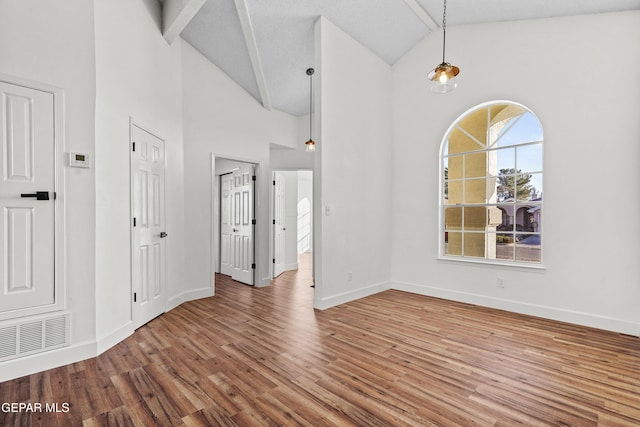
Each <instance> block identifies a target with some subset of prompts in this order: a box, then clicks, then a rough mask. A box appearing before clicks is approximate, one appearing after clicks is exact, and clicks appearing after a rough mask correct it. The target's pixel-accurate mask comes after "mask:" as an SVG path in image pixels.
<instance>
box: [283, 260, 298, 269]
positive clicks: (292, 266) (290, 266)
mask: <svg viewBox="0 0 640 427" xmlns="http://www.w3.org/2000/svg"><path fill="white" fill-rule="evenodd" d="M297 269H298V263H297V262H293V263H291V264H285V265H284V271H291V270H297Z"/></svg>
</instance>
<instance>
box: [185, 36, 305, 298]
mask: <svg viewBox="0 0 640 427" xmlns="http://www.w3.org/2000/svg"><path fill="white" fill-rule="evenodd" d="M182 88H183V101H182V105H183V125H184V126H183V136H184V144H185V145H184V146H185V150H184V167H185V176H184V184H185V192H184V197H185V202H184V203H185V224H188V225H189V226H188V227H187V228H186V230H185V284H186V286H187V287H188V288H187V292H191V293H192V294H196V295H202V293H206V292H211V290H212V285H213V284H212V281H213V273H212V269H213V261H212V259H213V258H212V257H213V256H215V251H214V249H213V248H212V239H211V236H212V212H211V209H212V199H211V197H212V182H213V177H212V163H211V162H212V156H216V157H222V158H229V159H234V160H241V161H246V162H251V163H256V164H258V171H257V178H258V180H257V182H256V209H257V211H258V218H257V230H256V238H257V242H258V244H257V248H256V261H257V273H256V277H257V283H256V284H257V285H258V286H264V285H268V284H269V280H270V274H271V264H270V263H269V253H270V251H269V233H270V230H271V227H269V224H268V222H269V218H270V211H269V205H270V191H271V185H270V184H271V166H270V159H269V156H270V155H269V147H270V144H271V143H274V144H278V145H282V146H285V147H295V141H296V139H295V138H296V136H297V132H298V123H297V119H296V117H294V116H291V115H289V114H285V113H282V112H279V111H276V110H273V111H269V110H267V109H265V108H264V107H263V106H262V105H260V104H259V103H258V102H257V101H256V100H255V99H254V98H253V97H251V96H250V95H249V94H248V93H247V92H246V91H244V90H243V89H242V88H240V86H238V85H237V84H236V83H235V82H233V81H232V80H231V79H230V78H229V77H228V76H227V75H226V74H224V73H223V72H222V71H221V70H220V69H219V68H218V67H216V66H215V65H213V64H212V63H211V62H210V61H208V60H207V59H205V58H204V56H202V55H201V54H200V53H199V52H198V51H196V50H195V49H194V48H192V47H191V46H190V45H188V44H187V43H182Z"/></svg>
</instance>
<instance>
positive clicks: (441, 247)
mask: <svg viewBox="0 0 640 427" xmlns="http://www.w3.org/2000/svg"><path fill="white" fill-rule="evenodd" d="M501 104H506V105H510V106H517V107H520V108H522V109H523V110H525V111H527V112H529V113H530V114H531V115H532V116H533V117H534V118H535V119H536V121H537V122H538V124H539V126H540V131H541V132H542V135H543V136H542V138H541V140H540V141H528V142H526V143H524V144H511V145H508V146H505V147H498V148H495V147H494V148H488V144H487V147H485V148H484V149H479V150H473V151H470V152H473V153H475V152H478V153H481V152H489V151H497V150H500V149H505V148H514V149H515V147H520V146H527V145H534V144H540V146H541V150H542V165H543V166H542V170H541V171H536V172H530V173H539V174H540V175H542V180H543V185H542V188H543V192H544V176H545V173H544V128H543V127H542V122H541V121H540V119H539V118H538V116H537V115H536V114H535V113H534V112H533V111H532V110H531V109H530V108H529V107H527V106H525V105H524V104H521V103H519V102H514V101H509V100H504V99H502V100H494V101H487V102H483V103H481V104H478V105H475V106H473V107H471V108H469V109H467V110H466V111H464V112H463V113H462V114H460V115H459V116H458V117H457V118H456V119H455V120H454V121H453V123H451V125H449V127H448V128H447V131H446V132H445V133H444V136H443V137H442V140H441V141H440V149H439V151H438V153H439V154H438V187H439V188H438V232H437V236H438V239H437V244H438V257H437V259H438V260H443V261H455V262H467V263H475V264H490V265H499V266H510V267H521V268H525V269H531V268H541V269H544V268H545V267H544V265H543V262H544V244H541V245H540V262H539V263H537V264H534V263H527V262H524V261H518V260H513V261H506V260H502V261H501V260H496V259H489V258H473V257H466V256H464V255H447V254H445V245H446V243H445V241H444V239H443V236H444V233H445V229H446V224H445V215H444V211H445V209H446V206H447V205H445V204H444V200H445V199H444V162H443V159H444V157H445V153H444V149H445V146H448V145H449V144H448V142H449V136H450V135H451V133H452V132H453V131H454V130H459V131H461V132H463V133H464V134H465V135H467V136H468V137H469V138H471V139H472V140H473V141H475V142H476V143H480V142H481V141H478V140H477V139H476V138H475V137H474V136H472V135H471V134H469V133H468V132H466V131H465V130H464V129H462V128H460V127H459V126H458V125H459V123H460V121H461V120H462V119H464V118H465V117H467V116H468V115H469V114H471V113H474V112H476V111H480V110H482V109H485V108H490V107H492V106H494V105H501ZM489 114H490V110H489V111H488V115H489ZM518 120H520V119H519V118H518V119H517V120H516V122H517V121H518ZM514 125H515V123H512V124H510V125H509V128H508V129H510V128H511V127H513V126H514ZM489 128H490V123H489V117H487V132H489ZM488 137H489V135H486V138H487V141H488ZM481 145H482V144H481ZM465 153H467V152H461V153H456V154H454V155H446V157H447V158H450V157H456V156H459V155H460V156H462V155H464V154H465ZM516 166H517V164H516ZM487 177H488V176H485V178H487ZM470 179H473V178H464V177H463V178H457V179H454V180H449V182H456V181H458V182H462V185H463V192H464V191H465V190H464V185H465V183H466V181H468V180H470ZM523 202H524V201H523ZM497 204H498V203H477V204H476V203H461V204H459V205H455V206H454V205H448V206H449V207H458V206H459V207H461V208H465V207H486V206H492V205H497ZM535 204H536V205H539V206H540V207H541V208H542V206H543V202H542V201H540V202H536V203H535ZM515 205H517V202H514V206H515ZM461 232H462V234H463V235H464V233H465V231H464V230H461ZM512 233H513V234H515V233H516V230H514V231H513V232H512ZM484 234H485V236H486V235H487V231H486V230H485V231H484ZM523 234H529V233H523ZM531 234H537V235H539V236H540V237H541V238H542V237H543V234H544V221H542V223H541V224H540V228H539V230H538V232H536V233H531ZM463 250H464V242H463ZM485 256H486V253H485Z"/></svg>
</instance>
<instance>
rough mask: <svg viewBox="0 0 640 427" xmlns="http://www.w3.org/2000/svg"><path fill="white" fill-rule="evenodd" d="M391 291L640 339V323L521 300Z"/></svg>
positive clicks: (404, 286) (422, 289)
mask: <svg viewBox="0 0 640 427" xmlns="http://www.w3.org/2000/svg"><path fill="white" fill-rule="evenodd" d="M391 289H395V290H398V291H405V292H411V293H414V294H418V295H426V296H431V297H436V298H442V299H447V300H452V301H457V302H463V303H467V304H475V305H480V306H483V307H490V308H496V309H499V310H505V311H511V312H514V313H520V314H527V315H530V316H536V317H542V318H545V319H551V320H557V321H560V322H567V323H573V324H576V325H582V326H588V327H592V328H598V329H604V330H607V331H613V332H619V333H623V334H628V335H633V336H640V324H639V323H634V322H629V321H626V320H623V319H616V318H613V317H606V316H600V315H595V314H591V313H584V312H579V311H574V310H566V309H562V308H557V307H549V306H543V305H537V304H529V303H524V302H520V301H513V300H507V299H503V298H496V297H490V296H486V295H479V294H472V293H468V292H460V291H454V290H451V289H444V288H439V287H436V286H428V285H418V284H415V283H407V282H397V281H394V282H392V283H391Z"/></svg>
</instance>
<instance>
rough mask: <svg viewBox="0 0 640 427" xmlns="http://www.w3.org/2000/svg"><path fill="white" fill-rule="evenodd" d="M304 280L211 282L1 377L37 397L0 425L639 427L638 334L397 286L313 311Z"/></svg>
mask: <svg viewBox="0 0 640 427" xmlns="http://www.w3.org/2000/svg"><path fill="white" fill-rule="evenodd" d="M310 284H311V280H310V276H309V271H308V269H304V268H301V270H300V271H298V272H287V273H284V274H283V275H281V276H280V277H279V278H278V280H277V281H276V282H275V283H274V284H273V285H272V286H270V287H267V288H252V287H249V286H245V285H241V284H237V283H234V282H232V281H231V280H230V279H228V278H226V277H224V276H219V277H218V278H217V290H216V296H215V297H212V298H207V299H203V300H198V301H192V302H189V303H186V304H183V305H182V306H180V307H178V308H176V309H174V310H172V311H171V312H169V313H166V314H164V315H162V316H161V317H159V318H157V319H155V320H153V321H151V322H150V323H149V324H147V325H145V326H143V327H141V328H140V329H138V330H137V331H136V333H135V334H134V335H132V336H131V337H129V338H127V339H126V340H125V341H124V342H122V343H120V344H118V345H116V346H115V347H113V348H112V349H110V350H108V351H107V352H105V353H104V354H102V355H101V356H99V357H97V358H93V359H90V360H86V361H83V362H79V363H75V364H72V365H68V366H64V367H61V368H57V369H53V370H49V371H45V372H42V373H38V374H35V375H31V376H28V377H24V378H20V379H16V380H13V381H8V382H5V383H2V384H0V403H2V402H7V403H12V402H13V403H18V402H28V403H32V404H34V403H42V405H43V412H34V413H27V412H24V411H23V412H19V413H15V412H5V411H2V412H0V425H3V426H30V425H33V426H47V427H49V426H74V425H84V426H106V425H109V426H156V425H159V426H170V425H184V426H215V425H239V426H247V425H307V426H322V425H332V426H336V425H337V426H345V425H361V426H372V425H375V426H401V425H410V426H418V425H420V426H435V425H441V426H453V425H461V426H493V425H495V426H514V425H524V426H545V425H561V426H595V425H603V426H638V425H640V372H639V368H640V341H639V339H638V338H637V337H631V336H625V335H620V334H616V333H611V332H605V331H600V330H595V329H589V328H584V327H579V326H574V325H568V324H563V323H558V322H552V321H548V320H543V319H538V318H533V317H527V316H522V315H517V314H511V313H505V312H501V311H497V310H491V309H487V308H482V307H476V306H472V305H466V304H460V303H454V302H450V301H444V300H439V299H434V298H428V297H422V296H417V295H412V294H408V293H403V292H399V291H387V292H383V293H380V294H377V295H374V296H371V297H368V298H364V299H361V300H359V301H355V302H352V303H348V304H344V305H341V306H339V307H335V308H332V309H329V310H325V311H314V310H313V308H312V298H313V288H310V287H309V285H310ZM46 403H57V404H58V405H59V409H64V407H63V406H62V404H63V403H68V404H69V410H68V412H67V413H47V412H46V411H44V405H45V404H46Z"/></svg>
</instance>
